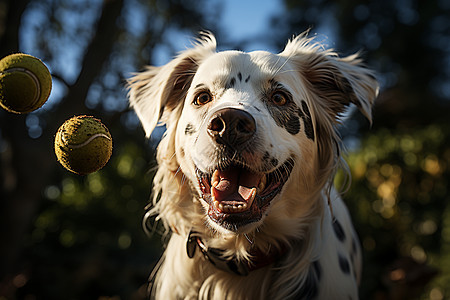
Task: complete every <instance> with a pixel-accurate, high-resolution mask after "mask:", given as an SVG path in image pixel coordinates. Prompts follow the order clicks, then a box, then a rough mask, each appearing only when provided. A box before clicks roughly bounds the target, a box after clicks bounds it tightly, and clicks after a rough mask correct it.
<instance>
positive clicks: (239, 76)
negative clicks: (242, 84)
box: [237, 72, 242, 81]
mask: <svg viewBox="0 0 450 300" xmlns="http://www.w3.org/2000/svg"><path fill="white" fill-rule="evenodd" d="M237 77H238V79H239V81H242V74H241V72H239V73H238V75H237Z"/></svg>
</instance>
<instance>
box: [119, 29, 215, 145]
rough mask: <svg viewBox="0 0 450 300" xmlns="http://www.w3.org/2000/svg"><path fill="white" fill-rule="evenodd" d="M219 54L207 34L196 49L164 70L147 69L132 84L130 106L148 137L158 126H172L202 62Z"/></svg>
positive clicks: (187, 52) (159, 68)
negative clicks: (169, 122)
mask: <svg viewBox="0 0 450 300" xmlns="http://www.w3.org/2000/svg"><path fill="white" fill-rule="evenodd" d="M215 51H216V40H215V38H214V36H213V35H212V34H211V33H203V34H202V35H201V38H200V39H199V40H198V41H197V43H196V44H195V47H194V48H192V49H187V50H185V51H183V52H181V53H180V54H179V55H178V56H177V57H176V58H175V59H173V60H172V61H170V62H169V63H167V64H166V65H164V66H161V67H152V66H150V67H147V70H146V71H143V72H141V73H138V74H136V75H135V76H134V77H132V78H131V79H130V80H129V81H128V86H129V89H130V90H129V94H128V96H129V99H130V104H131V106H132V107H133V108H134V110H135V111H136V113H137V115H138V117H139V119H140V121H141V123H142V125H143V127H144V130H145V133H146V136H147V137H149V136H150V135H151V133H152V132H153V130H154V129H155V127H156V126H157V125H158V124H166V123H168V120H169V118H170V114H171V113H172V112H173V111H174V110H176V108H177V107H179V106H181V105H183V101H184V98H185V96H186V93H187V90H188V89H189V87H190V85H191V82H192V79H193V77H194V75H195V72H196V71H197V68H198V66H199V64H200V62H201V61H202V60H204V59H205V58H206V57H208V56H210V55H211V54H213V53H215ZM167 125H169V124H167Z"/></svg>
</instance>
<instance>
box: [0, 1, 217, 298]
mask: <svg viewBox="0 0 450 300" xmlns="http://www.w3.org/2000/svg"><path fill="white" fill-rule="evenodd" d="M204 2H205V1H203V0H198V1H190V2H189V3H186V2H184V1H180V0H171V1H164V0H153V1H144V0H104V1H70V0H44V1H31V0H19V1H18V0H13V1H10V0H1V1H0V7H1V10H2V13H1V14H0V55H1V57H3V56H6V55H8V54H10V53H13V52H18V51H23V52H28V53H29V54H32V55H35V56H37V57H39V58H40V59H42V60H43V61H44V62H45V63H46V64H47V66H48V67H49V69H50V71H51V73H52V76H53V85H54V88H53V92H52V96H51V98H50V100H49V101H48V103H47V104H45V105H44V107H43V108H41V109H40V110H38V111H36V112H33V113H30V114H28V115H15V114H11V113H7V112H5V111H0V157H1V159H0V182H1V186H0V226H1V229H0V244H1V247H0V295H5V296H7V297H8V298H13V297H14V295H16V296H17V295H22V296H24V295H26V294H31V295H38V296H39V297H43V298H47V299H52V298H55V299H57V298H61V297H62V296H61V294H64V288H66V292H67V291H70V292H72V294H71V295H69V296H70V297H74V298H80V297H82V295H84V296H86V297H87V296H88V294H87V293H89V291H90V292H91V294H90V296H89V297H91V296H97V297H98V296H101V295H103V294H102V293H108V291H111V290H112V291H113V293H112V294H111V295H114V292H116V294H118V295H121V296H123V295H126V298H128V296H129V295H130V294H131V292H130V291H129V290H127V289H129V288H130V287H126V286H124V285H123V284H122V285H118V286H120V287H123V289H122V290H117V289H114V286H113V285H114V284H115V283H117V282H114V280H111V281H112V282H110V283H109V284H107V283H104V282H95V281H96V280H97V281H100V279H98V277H97V276H98V275H99V274H97V276H93V277H89V276H92V274H94V275H95V272H103V273H102V274H101V275H105V273H104V272H106V271H107V270H108V268H105V267H101V266H98V265H99V264H100V263H101V262H104V260H103V259H101V258H99V259H95V257H92V253H94V254H95V253H97V254H99V255H100V254H105V253H106V254H107V255H106V257H108V258H110V259H111V260H112V261H117V259H119V261H120V260H124V259H125V258H124V257H123V256H120V255H119V256H120V257H117V255H116V254H117V253H116V254H114V253H115V251H118V250H117V249H119V250H120V249H121V247H122V249H135V250H136V251H138V249H137V248H134V245H135V243H137V244H139V243H141V245H142V244H143V241H142V238H139V237H136V234H137V233H136V232H137V231H138V230H140V231H139V232H141V231H142V230H141V229H140V219H139V217H142V214H143V212H142V213H141V215H139V216H133V215H131V214H130V215H127V214H126V210H124V209H123V207H121V206H120V205H121V204H122V205H124V207H127V205H128V206H131V207H134V208H133V209H131V212H132V213H138V212H137V209H135V208H136V207H142V206H144V204H143V203H142V202H140V201H144V202H146V201H147V199H148V198H149V193H150V184H151V173H147V170H148V167H149V166H148V165H147V164H145V163H144V164H143V163H142V162H143V159H144V157H145V159H147V160H148V161H151V159H152V155H151V153H152V152H151V148H150V147H149V148H148V149H147V152H145V153H144V152H142V151H138V150H137V149H136V147H135V146H134V145H136V144H137V143H139V144H142V143H143V141H144V136H143V132H142V130H140V129H139V128H138V125H137V123H138V122H137V120H136V117H135V116H134V114H133V112H131V111H129V110H128V104H127V101H126V94H125V93H126V90H125V80H124V78H126V77H129V76H130V72H133V71H138V70H139V69H140V68H142V67H143V66H144V65H145V64H149V63H154V59H155V57H154V56H155V55H156V53H157V52H158V51H159V52H161V51H166V52H168V56H170V55H173V54H174V53H173V45H172V44H171V41H170V39H168V38H167V36H168V35H172V36H173V35H174V33H176V32H188V31H189V32H197V31H199V30H201V29H211V30H213V29H214V25H213V23H212V22H211V21H212V20H214V17H215V16H214V15H212V14H211V13H209V12H208V14H204V13H203V11H202V10H201V9H199V8H200V7H203V6H205V4H204ZM192 34H193V33H191V34H189V35H192ZM78 114H89V115H94V116H96V117H99V118H100V119H102V121H103V123H104V124H106V125H107V126H108V127H109V129H110V131H111V132H112V135H113V139H114V143H115V144H114V153H115V154H114V155H113V158H112V159H111V162H110V163H109V165H108V166H107V167H106V168H105V169H104V170H102V171H100V172H98V173H95V174H93V175H91V176H87V177H76V176H72V175H70V174H68V173H67V172H66V171H65V170H63V169H62V168H61V166H59V165H58V164H57V162H56V159H55V156H54V154H53V136H54V134H55V132H56V130H57V128H58V127H59V126H60V125H61V124H62V122H63V121H64V120H65V119H67V118H69V117H71V116H73V115H78ZM132 153H134V154H133V155H134V157H131V156H130V155H132ZM130 157H131V159H132V160H133V161H134V162H130V161H129V160H130ZM136 161H137V162H140V165H139V166H134V164H135V163H136ZM127 166H128V167H127ZM130 166H134V168H135V170H134V171H133V172H131V171H130V172H131V173H132V175H130V174H131V173H130V174H128V175H127V171H126V170H128V169H127V168H129V167H130ZM146 174H149V175H146ZM130 180H134V181H136V182H135V183H136V184H135V185H134V186H136V187H133V188H132V187H131V184H130V182H128V183H127V181H130ZM144 186H145V187H144ZM67 189H69V190H70V193H68V194H67V193H66V192H67ZM144 190H145V191H144ZM119 195H122V196H123V195H125V196H127V195H128V197H125V199H126V200H127V201H126V202H125V203H120V201H119V199H118V198H117V197H118V196H119ZM70 199H72V200H70ZM83 199H84V200H83ZM136 199H141V200H140V201H138V202H136V201H137V200H136ZM108 200H109V202H108ZM128 200H130V201H131V202H130V201H128ZM86 201H92V203H89V202H86ZM83 203H84V204H83ZM108 203H109V205H112V203H116V204H117V207H115V208H110V209H108V207H107V205H108ZM130 203H131V204H130ZM133 203H134V204H133ZM105 206H106V207H105ZM112 206H113V205H112ZM74 207H75V208H76V209H74ZM88 208H89V209H88ZM102 208H103V213H102ZM111 214H112V215H111ZM98 218H101V219H103V221H104V222H108V221H109V222H111V223H115V224H117V223H120V222H125V221H124V220H130V219H132V220H135V222H136V223H135V222H132V223H127V224H120V225H121V226H111V225H110V226H109V227H108V228H109V229H110V231H107V230H106V229H105V228H104V227H103V226H104V222H101V223H102V224H103V226H102V224H97V223H94V224H90V226H91V227H89V226H88V224H89V222H90V220H91V221H92V220H95V219H98ZM58 222H60V224H56V223H58ZM71 223H72V225H71ZM74 223H76V224H78V225H79V224H85V225H86V226H84V227H83V226H81V227H77V226H73V224H74ZM51 224H53V227H52V226H50V225H51ZM136 224H137V226H136ZM117 225H119V224H117ZM122 225H127V226H129V227H128V228H123V227H122ZM92 226H93V227H92ZM95 226H97V227H95ZM138 228H139V229H138ZM127 229H128V230H129V232H128V231H127ZM133 230H134V231H133ZM90 231H91V232H90ZM89 233H91V234H92V236H90V235H89ZM102 234H103V235H102ZM115 235H118V236H117V237H116V236H115ZM102 236H103V244H102V242H101V241H99V240H98V239H100V240H101V239H102ZM105 236H106V237H105ZM112 237H113V238H112ZM114 237H115V239H114ZM133 238H134V240H133ZM111 239H113V241H112V242H111V241H110V240H111ZM130 239H131V240H133V243H131V242H129V241H130ZM104 241H109V242H104ZM139 241H140V242H139ZM52 243H53V244H52ZM92 243H94V245H97V246H98V245H99V244H100V245H104V246H105V249H103V250H99V249H98V247H97V248H96V249H95V247H93V248H89V244H92ZM128 243H130V245H128ZM121 245H122V246H121ZM127 245H128V246H127ZM124 246H127V247H124ZM108 247H110V248H111V249H109V248H108ZM100 248H101V247H100ZM89 249H91V250H93V251H92V252H89V251H88V250H89ZM142 249H146V250H147V251H150V250H149V248H148V247H143V248H142ZM150 249H151V248H150ZM141 251H142V250H141ZM119 252H120V251H119ZM87 253H91V254H89V255H88V254H87ZM108 253H109V254H108ZM135 253H136V252H135ZM82 255H85V256H86V257H87V258H90V259H91V262H92V264H91V266H89V265H86V264H85V263H83V262H84V261H83V259H82ZM151 259H154V257H153V258H151ZM39 260H40V261H41V262H42V263H39ZM75 262H79V263H80V266H77V265H76V264H75ZM128 262H129V261H128ZM128 262H127V263H128ZM145 262H146V263H147V264H148V262H149V261H148V259H147V260H145ZM145 262H144V264H145ZM127 263H124V264H122V266H124V265H125V266H127V267H130V264H127ZM58 264H61V265H58ZM65 264H69V266H68V268H67V269H64V268H65V267H67V265H65ZM93 266H97V267H93ZM89 267H90V269H89ZM109 267H110V269H109V270H110V271H112V272H114V270H113V268H112V269H111V266H109ZM146 267H148V265H146ZM136 268H137V267H135V269H136ZM105 270H106V271H105ZM83 271H84V272H88V273H83ZM128 271H129V272H131V273H133V272H134V271H133V270H131V271H130V270H129V269H128ZM40 272H41V273H40ZM42 272H44V273H45V272H55V273H54V274H52V275H51V276H50V275H49V274H42ZM61 272H68V273H69V274H71V275H68V276H67V277H66V278H65V280H67V278H70V277H71V276H72V278H71V279H72V280H73V282H72V283H76V282H78V283H79V284H74V285H70V284H68V285H66V286H63V285H59V286H58V285H56V286H55V283H61V282H62V281H63V280H64V279H62V278H61V276H60V274H61ZM131 273H130V274H131ZM77 274H78V275H77ZM83 274H84V275H86V274H88V275H89V276H87V277H89V278H90V280H84V281H83V280H80V281H76V278H74V277H73V276H83ZM141 275H142V274H141ZM132 276H134V275H132V274H131V275H129V276H128V277H127V278H125V279H127V280H128V279H130V278H131V277H132ZM105 278H107V276H105ZM114 278H115V279H117V276H116V277H114V276H112V275H111V276H110V279H114ZM52 280H53V281H54V282H52ZM105 280H106V279H105ZM125 282H129V281H125ZM87 284H88V285H90V286H84V285H87ZM125 285H126V284H125ZM70 286H72V288H70V289H69V287H70ZM116 287H117V286H116ZM124 290H126V291H124ZM64 295H65V296H64V298H66V297H69V296H67V294H64ZM127 295H128V296H127Z"/></svg>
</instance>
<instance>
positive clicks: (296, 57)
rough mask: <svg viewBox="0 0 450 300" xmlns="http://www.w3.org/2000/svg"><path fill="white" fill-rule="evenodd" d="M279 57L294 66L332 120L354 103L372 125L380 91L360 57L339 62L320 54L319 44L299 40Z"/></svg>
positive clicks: (324, 52) (335, 57) (329, 54)
mask: <svg viewBox="0 0 450 300" xmlns="http://www.w3.org/2000/svg"><path fill="white" fill-rule="evenodd" d="M280 55H284V56H286V57H287V58H288V59H289V60H290V61H293V62H294V64H296V68H297V69H298V70H299V71H300V72H301V74H302V77H303V78H304V79H305V81H306V83H307V84H308V85H309V88H311V89H312V90H313V91H314V92H315V94H316V95H317V96H319V97H320V98H321V99H322V100H323V101H322V102H323V108H324V109H325V110H326V111H327V112H328V113H329V115H331V116H332V117H333V118H334V119H335V120H337V119H339V116H340V114H342V113H343V112H344V111H345V110H346V108H347V107H348V106H349V105H350V103H353V104H354V105H356V107H358V109H359V110H360V111H361V113H362V114H363V115H364V116H365V117H366V118H367V119H368V120H369V122H372V106H373V103H374V100H375V98H376V97H377V95H378V89H379V87H378V83H377V80H376V79H375V76H374V74H373V72H372V71H371V70H369V69H367V68H366V67H365V65H364V64H363V63H362V60H361V59H360V58H359V54H354V55H350V56H347V57H343V58H341V57H338V55H337V54H336V53H334V52H333V51H331V50H323V49H322V46H321V45H320V44H319V43H314V42H312V40H311V39H308V38H305V37H304V36H299V37H297V38H296V39H294V40H293V41H291V42H289V43H288V44H287V46H286V48H285V50H284V51H283V52H282V53H281V54H280Z"/></svg>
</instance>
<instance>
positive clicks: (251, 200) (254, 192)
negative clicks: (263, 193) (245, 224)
mask: <svg viewBox="0 0 450 300" xmlns="http://www.w3.org/2000/svg"><path fill="white" fill-rule="evenodd" d="M255 197H256V188H252V193H251V194H250V198H248V199H247V206H248V207H250V206H252V203H253V201H254V200H255Z"/></svg>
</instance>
